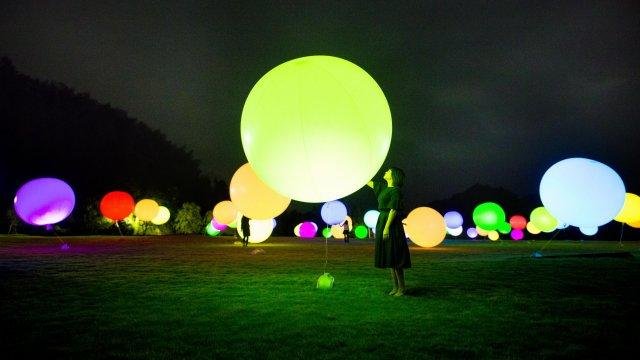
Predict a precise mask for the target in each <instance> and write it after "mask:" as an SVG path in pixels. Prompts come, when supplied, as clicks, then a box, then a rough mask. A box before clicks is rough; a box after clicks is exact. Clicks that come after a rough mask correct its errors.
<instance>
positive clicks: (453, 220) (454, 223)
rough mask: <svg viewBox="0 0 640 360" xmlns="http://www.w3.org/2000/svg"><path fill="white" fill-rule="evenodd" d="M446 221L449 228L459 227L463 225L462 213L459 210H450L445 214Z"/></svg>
mask: <svg viewBox="0 0 640 360" xmlns="http://www.w3.org/2000/svg"><path fill="white" fill-rule="evenodd" d="M444 222H445V223H446V224H447V227H448V228H449V229H457V228H459V227H461V226H462V215H460V213H459V212H457V211H448V212H446V213H445V214H444ZM458 235H459V234H458ZM454 236H455V235H454Z"/></svg>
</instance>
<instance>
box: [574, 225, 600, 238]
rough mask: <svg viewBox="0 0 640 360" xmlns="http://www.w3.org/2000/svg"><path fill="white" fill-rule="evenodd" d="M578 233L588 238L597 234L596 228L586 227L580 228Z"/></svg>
mask: <svg viewBox="0 0 640 360" xmlns="http://www.w3.org/2000/svg"><path fill="white" fill-rule="evenodd" d="M579 229H580V232H581V233H583V234H585V235H588V236H592V235H595V234H596V233H597V232H598V227H597V226H594V227H588V226H580V228H579Z"/></svg>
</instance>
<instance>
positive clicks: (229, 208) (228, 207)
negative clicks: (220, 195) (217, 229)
mask: <svg viewBox="0 0 640 360" xmlns="http://www.w3.org/2000/svg"><path fill="white" fill-rule="evenodd" d="M237 216H238V209H236V207H235V205H233V203H232V202H231V201H229V200H224V201H220V202H219V203H217V204H216V206H215V207H214V208H213V217H214V219H216V221H217V222H219V223H220V224H225V225H229V224H231V223H232V222H233V221H234V220H235V219H236V217H237Z"/></svg>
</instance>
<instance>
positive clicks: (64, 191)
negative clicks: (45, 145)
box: [13, 178, 76, 225]
mask: <svg viewBox="0 0 640 360" xmlns="http://www.w3.org/2000/svg"><path fill="white" fill-rule="evenodd" d="M75 204H76V196H75V194H74V193H73V190H72V189H71V186H69V185H68V184H67V183H66V182H64V181H62V180H60V179H55V178H39V179H34V180H31V181H28V182H27V183H25V184H24V185H22V186H21V187H20V189H18V192H17V193H16V196H15V198H14V199H13V207H14V209H15V211H16V214H17V215H18V216H19V217H20V219H22V220H23V221H24V222H26V223H27V224H31V225H51V224H55V223H58V222H60V221H62V220H64V219H66V218H67V216H69V214H71V211H72V210H73V207H74V206H75Z"/></svg>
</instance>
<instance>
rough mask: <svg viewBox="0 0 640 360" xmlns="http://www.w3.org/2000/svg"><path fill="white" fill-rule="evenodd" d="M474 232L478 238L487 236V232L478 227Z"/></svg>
mask: <svg viewBox="0 0 640 360" xmlns="http://www.w3.org/2000/svg"><path fill="white" fill-rule="evenodd" d="M476 231H477V232H478V235H480V236H487V235H489V232H488V231H487V230H485V229H483V228H481V227H479V226H476Z"/></svg>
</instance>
